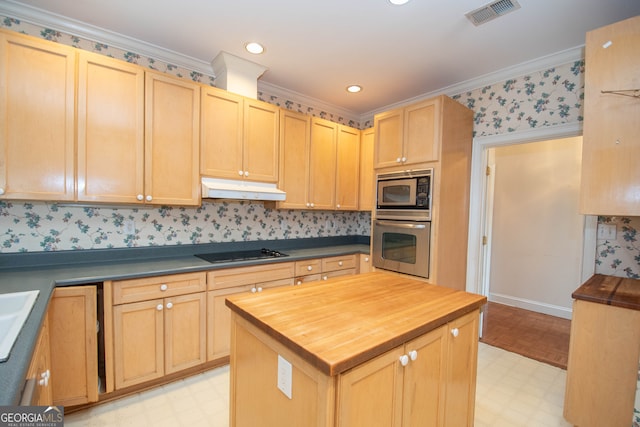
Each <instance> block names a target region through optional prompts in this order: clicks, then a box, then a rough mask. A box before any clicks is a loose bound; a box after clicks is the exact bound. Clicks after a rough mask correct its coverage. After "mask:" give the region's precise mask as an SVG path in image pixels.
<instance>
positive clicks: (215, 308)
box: [207, 285, 251, 360]
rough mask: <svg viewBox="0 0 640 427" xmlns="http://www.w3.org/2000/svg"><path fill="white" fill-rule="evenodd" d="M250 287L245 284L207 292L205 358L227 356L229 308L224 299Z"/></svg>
mask: <svg viewBox="0 0 640 427" xmlns="http://www.w3.org/2000/svg"><path fill="white" fill-rule="evenodd" d="M250 289H251V285H246V286H238V287H235V288H226V289H221V290H217V291H210V292H207V360H215V359H219V358H221V357H228V356H229V351H230V342H231V335H230V331H231V310H229V308H228V307H227V306H226V305H225V303H224V301H225V299H227V297H230V296H232V295H237V294H241V293H245V292H249V291H250Z"/></svg>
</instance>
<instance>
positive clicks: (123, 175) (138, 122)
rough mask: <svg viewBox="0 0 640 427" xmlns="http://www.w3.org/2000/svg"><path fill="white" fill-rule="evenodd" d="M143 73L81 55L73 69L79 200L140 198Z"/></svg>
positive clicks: (123, 64) (137, 200) (130, 200)
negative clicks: (75, 79) (76, 85)
mask: <svg viewBox="0 0 640 427" xmlns="http://www.w3.org/2000/svg"><path fill="white" fill-rule="evenodd" d="M143 169H144V70H143V69H142V68H141V67H138V66H137V65H135V64H129V63H126V62H123V61H118V60H115V59H112V58H109V57H106V56H104V55H97V54H92V53H89V52H85V51H80V53H79V69H78V200H81V201H95V202H113V203H120V202H122V203H140V202H141V201H142V200H143V199H144V195H143V194H144V185H143V184H144V174H143Z"/></svg>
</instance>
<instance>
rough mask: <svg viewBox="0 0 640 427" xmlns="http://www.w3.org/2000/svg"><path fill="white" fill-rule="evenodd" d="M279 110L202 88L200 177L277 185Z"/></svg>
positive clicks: (258, 102)
mask: <svg viewBox="0 0 640 427" xmlns="http://www.w3.org/2000/svg"><path fill="white" fill-rule="evenodd" d="M278 122H279V108H278V107H277V106H275V105H272V104H268V103H266V102H262V101H258V100H255V99H250V98H245V97H243V96H240V95H236V94H233V93H230V92H227V91H225V90H222V89H218V88H214V87H203V88H202V125H201V135H200V138H201V140H200V144H201V145H200V147H201V148H200V150H201V158H200V172H201V174H202V175H206V176H211V177H216V178H226V179H247V180H251V181H259V182H277V181H278V132H279V129H278V125H279V123H278Z"/></svg>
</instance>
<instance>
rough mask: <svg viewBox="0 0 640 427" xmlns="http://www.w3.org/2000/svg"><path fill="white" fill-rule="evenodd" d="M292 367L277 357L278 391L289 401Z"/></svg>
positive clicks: (283, 359) (285, 360)
mask: <svg viewBox="0 0 640 427" xmlns="http://www.w3.org/2000/svg"><path fill="white" fill-rule="evenodd" d="M292 377H293V367H292V366H291V363H290V362H289V361H288V360H287V359H285V358H284V357H282V356H280V355H278V389H279V390H280V391H281V392H283V393H284V395H285V396H287V397H288V398H289V399H291V384H292V382H293V379H292Z"/></svg>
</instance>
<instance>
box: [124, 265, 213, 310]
mask: <svg viewBox="0 0 640 427" xmlns="http://www.w3.org/2000/svg"><path fill="white" fill-rule="evenodd" d="M205 278H206V273H204V272H202V273H186V274H174V275H171V276H160V277H145V278H142V279H132V280H121V281H117V282H113V304H114V305H117V304H125V303H130V302H137V301H146V300H150V299H155V298H165V297H172V296H176V295H184V294H190V293H194V292H201V291H204V290H205V289H206V282H205Z"/></svg>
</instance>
